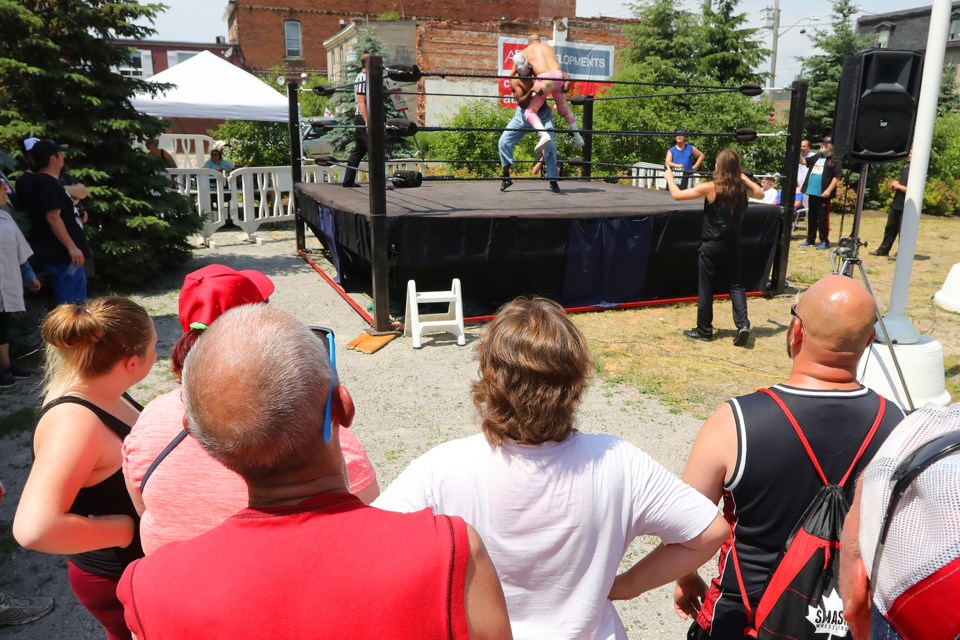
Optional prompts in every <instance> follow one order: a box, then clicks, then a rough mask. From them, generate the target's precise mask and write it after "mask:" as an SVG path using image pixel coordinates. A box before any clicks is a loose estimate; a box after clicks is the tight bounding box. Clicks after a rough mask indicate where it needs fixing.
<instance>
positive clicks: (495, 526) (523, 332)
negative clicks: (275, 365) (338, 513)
mask: <svg viewBox="0 0 960 640" xmlns="http://www.w3.org/2000/svg"><path fill="white" fill-rule="evenodd" d="M477 355H478V357H479V360H480V379H479V380H478V381H477V382H475V383H474V384H473V402H474V405H475V406H476V407H477V410H478V412H479V414H480V421H481V422H480V429H481V431H482V433H480V434H477V435H474V436H471V437H468V438H462V439H460V440H454V441H452V442H447V443H445V444H442V445H440V446H438V447H436V448H435V449H433V450H431V451H429V452H427V453H426V454H425V455H423V456H421V457H420V458H418V459H417V460H414V461H413V462H412V463H411V464H410V466H409V467H407V469H405V470H404V471H403V473H401V474H400V476H399V477H398V478H397V479H396V480H395V481H394V482H393V483H392V484H391V485H390V486H389V487H388V488H387V490H386V491H384V493H383V495H381V496H380V498H378V499H377V500H375V501H374V503H373V506H375V507H379V508H381V509H387V510H390V511H405V512H411V511H418V510H420V509H424V508H429V509H431V510H432V511H433V512H434V513H437V514H441V513H442V514H445V515H458V516H461V517H462V518H463V519H464V520H466V521H467V522H469V523H470V524H471V525H473V527H474V528H475V529H476V530H477V532H478V533H479V534H480V537H481V538H483V541H484V544H485V545H486V547H487V550H488V551H489V553H490V557H491V559H492V560H493V563H494V566H496V568H497V574H498V575H499V577H500V582H501V584H502V585H503V592H504V596H506V599H507V609H508V610H509V612H510V625H511V627H512V630H513V637H514V638H516V639H517V640H523V639H531V640H533V639H537V640H539V639H541V638H551V639H554V640H556V639H563V638H570V639H572V638H603V639H607V638H626V637H627V636H626V631H625V629H624V627H623V623H622V622H621V621H620V618H619V616H618V615H617V612H616V609H614V607H613V604H612V603H611V602H610V600H609V599H608V598H632V597H635V596H636V595H638V594H640V593H643V592H644V591H647V590H649V589H652V588H654V587H657V586H659V585H662V584H666V583H667V582H670V581H672V579H673V578H672V577H671V576H675V577H677V576H682V575H684V571H685V570H688V569H689V570H692V569H691V568H695V567H696V562H698V561H699V560H701V559H703V560H706V559H709V558H710V557H711V556H712V555H713V554H714V552H716V550H717V549H718V548H719V547H720V544H721V543H722V542H723V540H724V539H725V538H726V536H727V535H728V534H729V531H730V530H729V528H728V527H727V525H726V524H725V523H724V521H723V519H722V518H721V517H720V516H719V514H718V513H717V507H716V505H714V504H712V503H711V502H710V501H709V500H707V499H706V498H704V497H703V496H702V495H700V494H699V493H697V492H696V491H694V490H693V489H692V488H690V487H689V486H687V485H685V484H684V483H682V482H681V481H680V480H679V479H678V478H677V477H676V476H674V475H673V474H671V473H670V472H669V471H667V470H666V469H664V468H663V467H662V466H661V465H660V464H658V463H657V462H656V461H655V460H653V459H652V458H651V457H650V456H648V455H647V454H646V453H644V452H643V451H641V450H640V449H638V448H637V447H635V446H633V445H632V444H630V443H628V442H625V441H623V440H621V439H620V438H617V437H615V436H610V435H605V434H600V433H593V434H588V433H583V432H581V431H580V430H579V428H578V424H577V420H576V415H577V410H578V409H579V407H580V401H581V398H582V395H583V393H584V391H585V390H586V388H587V384H588V382H589V378H590V373H591V371H592V369H593V360H592V358H591V357H590V349H589V348H588V346H587V341H586V338H584V336H583V334H582V333H581V332H580V330H579V329H577V327H576V326H575V325H574V324H573V322H571V321H570V319H569V318H568V317H567V315H566V313H564V310H563V309H562V308H561V307H560V305H558V304H557V303H555V302H552V301H550V300H545V299H543V298H533V299H526V298H518V299H517V300H514V301H513V302H510V303H508V304H507V305H506V306H504V307H503V308H502V309H501V310H500V311H499V312H498V313H497V317H496V318H495V319H494V321H493V322H492V323H491V324H490V326H489V328H488V329H487V332H486V335H485V336H484V338H483V340H482V341H481V343H480V346H479V347H478V348H477ZM641 535H652V536H658V537H659V538H661V539H662V541H663V544H662V545H660V546H659V547H657V548H656V549H655V550H654V551H652V552H651V553H649V554H648V555H647V556H646V557H644V558H643V559H641V560H640V561H639V562H638V563H637V565H635V569H633V570H631V571H629V572H627V573H625V574H624V575H623V576H622V577H621V578H620V579H618V580H617V582H616V585H615V584H614V580H615V579H616V578H617V569H618V567H619V566H620V561H621V559H622V558H623V554H624V552H625V551H626V549H627V547H628V546H629V545H630V543H631V542H632V541H633V539H634V538H636V537H638V536H641Z"/></svg>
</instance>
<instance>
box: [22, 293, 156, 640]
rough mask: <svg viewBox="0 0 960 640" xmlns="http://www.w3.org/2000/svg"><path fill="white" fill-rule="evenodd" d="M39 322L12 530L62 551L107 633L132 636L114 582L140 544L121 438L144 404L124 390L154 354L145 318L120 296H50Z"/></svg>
mask: <svg viewBox="0 0 960 640" xmlns="http://www.w3.org/2000/svg"><path fill="white" fill-rule="evenodd" d="M41 329H42V332H43V339H44V341H45V342H46V343H47V364H46V368H47V371H46V387H45V389H44V406H43V408H42V409H41V410H40V416H39V421H38V422H37V429H36V432H35V433H34V437H33V451H34V461H33V467H32V468H31V469H30V476H29V477H28V478H27V483H26V486H25V487H24V489H23V495H22V496H21V498H20V503H19V504H18V505H17V515H16V516H15V518H14V521H13V535H14V537H15V538H16V539H17V542H19V543H20V544H21V545H22V546H24V547H25V548H27V549H32V550H34V551H43V552H46V553H57V554H66V555H68V561H67V566H68V569H69V575H70V586H71V587H72V588H73V592H74V593H75V594H76V596H77V599H78V600H80V602H81V604H83V606H84V607H86V608H87V610H88V611H90V613H91V614H93V616H94V617H95V618H96V619H97V620H98V621H99V622H100V624H102V625H103V626H104V629H106V632H107V638H109V639H110V640H117V639H119V638H130V637H131V636H130V632H129V631H128V630H127V626H126V624H125V622H124V619H123V605H121V604H120V601H119V600H118V599H117V593H116V591H117V582H118V580H119V578H120V575H121V574H122V573H123V570H124V568H125V567H126V566H127V565H128V564H129V563H130V562H132V561H133V560H135V559H137V558H140V557H142V556H143V551H142V550H141V547H140V539H139V535H138V531H137V523H138V520H139V517H138V516H137V512H136V510H135V509H134V506H133V504H132V502H131V501H130V497H129V496H128V495H127V492H126V488H125V486H124V479H123V474H122V473H121V470H120V465H121V453H120V447H121V442H122V441H123V438H124V437H125V436H126V435H127V434H128V433H129V432H130V427H131V425H132V424H133V423H134V422H136V420H137V417H138V416H139V415H140V411H141V410H142V408H143V407H141V406H140V405H139V404H137V403H136V402H135V401H134V400H133V399H132V398H131V397H130V396H129V395H127V394H126V390H127V389H128V388H130V387H132V386H133V385H135V384H137V383H138V382H140V381H141V380H143V379H144V378H145V377H146V375H147V373H149V372H150V368H151V367H152V366H153V363H154V362H156V360H157V351H156V346H157V334H156V331H154V328H153V320H151V319H150V316H149V314H147V312H146V310H144V308H143V307H141V306H140V305H138V304H137V303H135V302H132V301H130V300H127V299H126V298H98V299H96V300H91V301H90V302H89V303H87V304H86V305H75V304H62V305H60V306H58V307H57V308H55V309H54V310H53V311H51V312H50V313H49V314H48V315H47V317H46V318H45V319H44V321H43V325H42V327H41Z"/></svg>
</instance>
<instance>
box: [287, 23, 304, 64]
mask: <svg viewBox="0 0 960 640" xmlns="http://www.w3.org/2000/svg"><path fill="white" fill-rule="evenodd" d="M283 38H284V43H285V44H284V51H285V52H286V53H284V57H286V58H302V57H303V50H302V49H301V48H300V21H299V20H285V21H284V22H283Z"/></svg>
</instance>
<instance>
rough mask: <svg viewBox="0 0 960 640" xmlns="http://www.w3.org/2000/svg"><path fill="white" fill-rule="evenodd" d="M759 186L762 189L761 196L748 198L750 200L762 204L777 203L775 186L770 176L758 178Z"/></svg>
mask: <svg viewBox="0 0 960 640" xmlns="http://www.w3.org/2000/svg"><path fill="white" fill-rule="evenodd" d="M760 188H761V189H763V197H762V198H749V200H750V202H762V203H763V204H777V187H776V185H775V184H774V182H773V178H772V177H770V176H763V177H762V178H760Z"/></svg>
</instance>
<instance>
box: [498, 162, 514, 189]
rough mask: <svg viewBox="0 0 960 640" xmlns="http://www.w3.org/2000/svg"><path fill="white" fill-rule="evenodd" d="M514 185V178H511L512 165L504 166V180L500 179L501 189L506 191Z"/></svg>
mask: <svg viewBox="0 0 960 640" xmlns="http://www.w3.org/2000/svg"><path fill="white" fill-rule="evenodd" d="M511 185H513V180H511V179H510V166H509V165H508V166H506V167H504V168H503V180H501V181H500V191H506V190H507V189H509V188H510V186H511Z"/></svg>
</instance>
